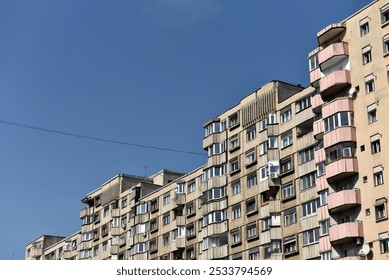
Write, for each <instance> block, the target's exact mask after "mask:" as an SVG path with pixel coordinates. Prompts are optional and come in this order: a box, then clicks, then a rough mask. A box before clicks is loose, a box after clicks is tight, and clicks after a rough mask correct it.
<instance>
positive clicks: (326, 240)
mask: <svg viewBox="0 0 389 280" xmlns="http://www.w3.org/2000/svg"><path fill="white" fill-rule="evenodd" d="M319 250H320V252H327V251H329V250H331V243H330V236H329V235H326V236H322V237H320V239H319Z"/></svg>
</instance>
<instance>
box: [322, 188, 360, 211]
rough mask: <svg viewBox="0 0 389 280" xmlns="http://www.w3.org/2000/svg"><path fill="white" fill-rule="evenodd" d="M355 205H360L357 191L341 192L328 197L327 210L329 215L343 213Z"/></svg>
mask: <svg viewBox="0 0 389 280" xmlns="http://www.w3.org/2000/svg"><path fill="white" fill-rule="evenodd" d="M357 205H361V192H360V190H359V189H351V190H342V191H340V192H336V193H331V194H330V195H329V196H328V210H329V211H330V212H331V213H335V212H340V211H345V210H347V209H349V208H352V207H355V206H357Z"/></svg>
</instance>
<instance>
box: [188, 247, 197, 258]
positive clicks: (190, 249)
mask: <svg viewBox="0 0 389 280" xmlns="http://www.w3.org/2000/svg"><path fill="white" fill-rule="evenodd" d="M195 257H196V255H195V249H194V247H188V248H186V259H187V260H191V259H194V258H195Z"/></svg>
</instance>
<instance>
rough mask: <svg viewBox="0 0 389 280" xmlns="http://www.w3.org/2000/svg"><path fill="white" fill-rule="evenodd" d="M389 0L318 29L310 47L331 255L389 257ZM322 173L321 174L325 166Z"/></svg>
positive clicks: (323, 215) (324, 245) (323, 218)
mask: <svg viewBox="0 0 389 280" xmlns="http://www.w3.org/2000/svg"><path fill="white" fill-rule="evenodd" d="M388 25H389V2H388V1H373V2H372V3H371V4H370V5H369V6H367V7H365V8H364V9H362V10H360V11H359V12H357V13H356V14H354V15H353V16H351V17H350V18H348V19H346V20H345V21H343V22H340V23H335V24H331V25H329V26H328V27H326V28H324V29H323V30H321V31H320V32H319V33H318V34H317V39H318V48H316V49H315V50H313V51H312V52H311V53H310V54H309V62H310V63H309V64H310V80H311V84H312V86H313V87H315V88H316V89H317V94H316V95H315V96H314V97H313V100H312V103H313V105H312V107H313V108H312V109H313V111H314V112H315V123H314V136H315V138H316V139H317V141H318V145H317V146H316V151H315V160H316V164H317V167H318V168H317V169H318V172H319V173H320V177H319V178H318V179H317V183H316V185H317V190H318V192H327V193H328V198H327V200H328V203H327V205H326V206H325V207H321V208H319V210H318V221H319V224H320V227H321V228H323V229H325V230H326V231H328V233H329V234H328V235H327V236H325V237H323V238H321V239H320V250H321V253H322V254H323V256H324V258H329V259H337V258H347V259H361V258H362V259H364V258H369V259H387V257H388V242H389V235H388V228H389V224H388V220H387V217H388V215H387V198H388V194H389V192H388V190H387V189H386V188H385V184H384V178H385V171H384V167H385V165H386V164H387V163H388V160H389V154H388V151H387V149H386V148H385V147H384V146H383V145H382V144H383V141H385V138H386V137H387V132H386V130H385V129H384V126H385V124H386V123H387V121H388V120H389V114H388V113H387V112H385V111H386V108H388V105H389V104H388V98H387V91H388V83H389V75H388V73H389V72H388V70H389V58H388V54H389V41H388V40H389V26H388ZM318 175H319V174H318Z"/></svg>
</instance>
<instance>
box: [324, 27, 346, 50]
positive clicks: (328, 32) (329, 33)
mask: <svg viewBox="0 0 389 280" xmlns="http://www.w3.org/2000/svg"><path fill="white" fill-rule="evenodd" d="M344 30H346V25H345V24H344V23H334V24H331V25H329V26H327V27H326V28H324V29H322V30H320V31H319V32H318V33H317V40H318V42H319V45H321V44H323V43H325V42H327V41H329V40H331V39H333V38H334V37H336V36H338V35H339V34H340V33H342V32H343V31H344Z"/></svg>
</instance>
